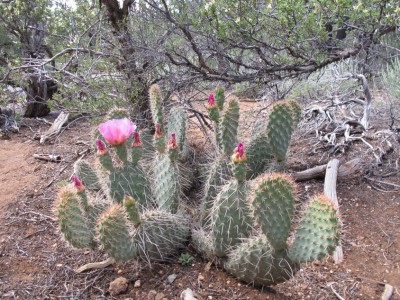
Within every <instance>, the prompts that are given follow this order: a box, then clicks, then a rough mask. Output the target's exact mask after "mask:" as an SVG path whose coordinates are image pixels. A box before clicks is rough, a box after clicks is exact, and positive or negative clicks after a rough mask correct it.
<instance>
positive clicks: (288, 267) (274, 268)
mask: <svg viewBox="0 0 400 300" xmlns="http://www.w3.org/2000/svg"><path fill="white" fill-rule="evenodd" d="M225 267H226V269H227V270H228V271H229V272H230V273H232V274H233V275H234V276H236V277H237V278H238V279H240V280H243V281H245V282H247V283H250V284H253V285H255V286H269V285H274V284H278V283H281V282H284V281H286V280H288V279H290V278H292V277H293V275H294V274H295V273H296V272H297V270H298V268H299V267H298V265H297V264H296V263H293V262H292V261H291V260H290V259H289V258H288V256H287V253H286V250H284V251H280V252H275V250H274V249H273V248H272V247H271V246H270V245H269V243H268V240H267V239H266V237H265V236H258V237H253V238H251V239H249V240H248V241H247V242H245V243H242V244H241V245H240V246H238V247H237V248H236V249H234V250H233V251H232V252H231V253H230V254H229V258H228V262H227V263H226V265H225Z"/></svg>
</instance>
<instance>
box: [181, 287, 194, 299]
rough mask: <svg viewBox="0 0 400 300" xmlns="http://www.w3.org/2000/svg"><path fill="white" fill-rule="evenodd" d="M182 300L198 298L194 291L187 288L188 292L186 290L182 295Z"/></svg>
mask: <svg viewBox="0 0 400 300" xmlns="http://www.w3.org/2000/svg"><path fill="white" fill-rule="evenodd" d="M181 299H182V300H197V298H195V297H194V294H193V291H192V290H191V289H189V288H187V289H186V290H184V291H183V292H182V293H181Z"/></svg>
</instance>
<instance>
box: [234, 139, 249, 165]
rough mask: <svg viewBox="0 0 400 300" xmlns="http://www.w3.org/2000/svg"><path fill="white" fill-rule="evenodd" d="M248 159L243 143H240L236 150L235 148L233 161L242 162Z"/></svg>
mask: <svg viewBox="0 0 400 300" xmlns="http://www.w3.org/2000/svg"><path fill="white" fill-rule="evenodd" d="M244 160H246V154H245V153H244V146H243V143H239V144H238V145H237V147H236V148H235V150H233V155H232V161H233V162H242V161H244Z"/></svg>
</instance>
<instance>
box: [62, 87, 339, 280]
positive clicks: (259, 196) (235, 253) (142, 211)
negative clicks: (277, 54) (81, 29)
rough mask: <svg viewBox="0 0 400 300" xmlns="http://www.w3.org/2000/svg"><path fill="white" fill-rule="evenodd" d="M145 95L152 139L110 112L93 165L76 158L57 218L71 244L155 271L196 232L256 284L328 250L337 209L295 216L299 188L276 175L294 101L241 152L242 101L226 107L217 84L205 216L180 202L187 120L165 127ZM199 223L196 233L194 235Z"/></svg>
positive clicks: (185, 183) (320, 200)
mask: <svg viewBox="0 0 400 300" xmlns="http://www.w3.org/2000/svg"><path fill="white" fill-rule="evenodd" d="M149 97H150V107H151V112H152V117H153V122H154V125H155V127H154V134H153V137H151V132H150V130H148V129H143V130H141V131H140V132H139V131H137V130H136V126H135V125H134V124H133V123H132V122H131V121H130V119H129V114H128V113H127V112H126V111H125V110H122V109H116V110H113V111H111V112H110V113H109V116H108V120H107V121H106V122H104V123H102V124H100V125H99V128H98V131H97V133H96V137H97V138H96V140H95V144H96V148H97V156H96V161H97V163H96V165H95V166H94V167H93V166H92V165H91V164H90V163H89V162H87V161H84V160H81V161H78V162H77V163H76V164H75V169H74V173H75V176H73V183H72V184H69V185H67V186H65V187H63V188H62V189H60V191H59V193H58V196H57V201H56V207H55V208H56V215H57V219H58V221H59V225H60V231H61V232H62V233H63V235H64V237H65V239H66V240H67V241H68V242H69V243H70V244H71V245H72V246H74V247H77V248H85V247H92V248H93V247H96V246H98V245H100V246H101V248H102V249H104V251H105V252H106V253H108V255H110V256H111V257H113V258H115V259H117V260H121V261H124V260H128V259H131V258H135V257H139V258H141V259H142V260H144V261H146V262H148V263H149V264H151V263H152V262H155V261H166V260H168V259H169V258H170V257H171V256H174V255H176V254H178V253H177V251H178V249H179V248H182V247H184V245H185V243H186V242H187V241H188V239H189V236H190V234H191V235H192V243H193V245H194V247H195V248H196V250H197V251H198V252H199V253H201V254H202V255H203V256H204V257H207V258H208V259H213V260H214V261H218V262H219V263H221V264H222V265H223V267H224V268H225V269H226V270H227V271H228V272H230V273H232V274H233V275H234V276H236V277H237V278H239V279H241V280H243V281H246V282H248V283H252V284H254V285H257V286H263V285H271V284H276V283H279V282H282V281H285V280H288V279H289V278H291V277H292V276H293V274H294V273H295V272H296V271H297V270H298V269H299V264H300V263H302V262H307V261H313V260H317V259H321V258H323V257H325V256H326V255H328V254H330V253H332V251H333V250H334V249H335V246H336V245H337V243H338V239H339V222H338V216H337V214H338V212H337V208H335V207H334V206H333V205H332V202H331V201H330V200H329V199H327V198H326V197H325V196H323V195H318V196H316V197H314V198H312V199H311V200H310V201H309V203H308V205H307V207H306V208H305V209H304V211H303V213H302V215H301V217H300V218H296V217H295V208H294V206H295V202H296V196H297V189H296V185H295V183H294V182H293V181H292V180H291V179H290V177H288V176H287V175H285V174H283V173H273V172H271V171H272V170H273V171H276V170H277V169H278V170H280V169H281V168H282V167H283V165H284V163H285V160H286V152H287V149H288V146H289V143H290V139H291V135H292V132H293V130H294V129H295V127H296V125H297V123H298V122H299V119H300V115H301V109H300V107H299V105H298V104H297V102H296V101H293V100H288V101H280V102H277V103H275V104H274V105H273V106H272V108H271V110H270V112H269V115H268V118H266V120H263V122H261V123H260V124H258V125H257V130H256V131H255V132H254V134H253V135H252V137H251V139H250V141H249V143H248V144H247V146H246V149H245V146H244V144H243V143H238V138H237V133H238V126H239V104H238V100H237V99H235V98H231V99H230V100H228V101H226V99H225V95H224V89H223V88H221V87H218V88H217V89H216V90H215V95H214V94H210V96H209V97H208V100H207V104H206V107H207V110H208V113H209V119H210V120H211V121H212V123H213V129H214V135H215V143H214V144H215V145H216V147H217V149H216V153H213V154H214V155H213V160H212V162H211V163H210V166H209V168H208V172H207V175H206V178H205V180H204V187H203V190H202V193H203V194H202V197H201V198H202V199H201V204H200V207H199V210H200V211H199V213H197V211H196V210H193V215H192V216H191V217H190V216H189V217H186V216H185V215H184V214H183V210H182V209H181V208H182V199H183V198H184V197H183V195H184V193H185V191H187V190H188V189H189V188H190V182H191V178H193V173H191V172H192V170H191V169H190V168H186V167H185V162H186V161H187V160H188V157H189V150H188V148H187V146H186V145H185V130H186V127H185V123H186V119H185V113H184V111H183V110H182V108H178V107H173V108H171V109H170V111H169V114H168V117H167V118H166V119H167V121H168V122H166V121H165V120H164V115H165V112H164V106H165V105H164V103H163V100H162V94H161V92H160V89H159V87H158V86H156V85H155V86H152V87H151V88H150V91H149ZM225 102H226V103H225ZM235 146H236V148H235ZM209 152H211V151H209ZM265 171H268V172H267V173H264V172H265ZM81 180H82V182H81ZM294 220H299V221H298V222H295V221H294ZM196 221H199V222H198V223H199V224H200V226H199V227H198V228H197V229H193V230H192V232H190V228H189V223H192V224H197V222H196Z"/></svg>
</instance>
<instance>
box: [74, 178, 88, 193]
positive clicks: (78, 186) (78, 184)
mask: <svg viewBox="0 0 400 300" xmlns="http://www.w3.org/2000/svg"><path fill="white" fill-rule="evenodd" d="M71 180H72V182H73V183H74V187H75V188H76V190H77V191H78V192H82V191H83V190H84V189H85V187H84V185H83V184H82V182H81V181H80V180H79V178H78V176H76V175H74V176H72V177H71Z"/></svg>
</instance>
